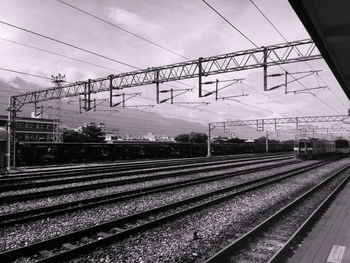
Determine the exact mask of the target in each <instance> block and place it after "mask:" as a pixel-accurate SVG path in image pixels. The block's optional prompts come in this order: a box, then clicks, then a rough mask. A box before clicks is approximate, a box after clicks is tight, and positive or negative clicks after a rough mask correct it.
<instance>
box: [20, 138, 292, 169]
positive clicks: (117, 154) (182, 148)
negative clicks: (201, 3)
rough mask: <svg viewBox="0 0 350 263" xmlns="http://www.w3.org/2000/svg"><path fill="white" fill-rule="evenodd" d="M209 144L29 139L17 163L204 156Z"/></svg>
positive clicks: (277, 148) (223, 146)
mask: <svg viewBox="0 0 350 263" xmlns="http://www.w3.org/2000/svg"><path fill="white" fill-rule="evenodd" d="M269 149H270V151H271V152H281V151H291V150H292V146H291V145H289V144H269ZM260 152H265V144H258V143H213V144H212V154H213V155H228V154H239V153H260ZM206 155H207V144H206V143H179V142H148V141H135V142H133V141H131V142H118V143H113V144H108V143H49V142H26V143H19V144H18V145H17V147H16V162H17V164H18V166H21V165H41V164H49V163H72V162H96V161H104V160H110V161H111V160H118V159H143V158H183V157H204V156H206Z"/></svg>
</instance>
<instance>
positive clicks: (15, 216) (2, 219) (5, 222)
mask: <svg viewBox="0 0 350 263" xmlns="http://www.w3.org/2000/svg"><path fill="white" fill-rule="evenodd" d="M296 163H298V161H291V162H288V163H280V164H273V165H268V166H264V167H257V168H250V169H247V170H243V171H237V172H228V173H227V172H226V173H221V174H216V175H212V176H206V177H201V178H197V179H188V180H184V181H180V182H175V183H169V184H164V185H157V186H151V187H146V188H141V189H136V190H130V191H125V192H119V193H115V194H109V195H103V196H98V197H93V198H87V199H80V200H78V201H73V202H68V203H63V204H58V205H52V206H46V207H42V208H36V209H31V210H24V211H19V212H15V213H10V214H3V215H0V227H4V226H9V225H13V224H19V223H24V222H28V221H32V220H37V219H40V218H45V217H49V216H57V215H60V214H64V213H68V212H74V211H78V210H82V209H88V208H93V207H96V206H99V205H104V204H109V203H115V202H118V201H123V200H127V199H131V198H136V197H141V196H145V195H149V194H154V193H159V192H165V191H169V190H174V189H177V188H181V187H187V186H191V185H196V184H201V183H206V182H210V181H217V180H223V179H226V178H229V177H235V176H239V175H243V174H248V173H253V172H259V171H265V170H268V169H274V168H279V167H282V166H286V165H291V164H296ZM298 169H302V167H301V168H297V169H295V170H298Z"/></svg>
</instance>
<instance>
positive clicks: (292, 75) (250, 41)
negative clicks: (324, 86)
mask: <svg viewBox="0 0 350 263" xmlns="http://www.w3.org/2000/svg"><path fill="white" fill-rule="evenodd" d="M202 1H203V2H204V3H205V4H206V5H207V6H209V7H210V8H211V9H212V10H213V11H214V12H215V13H216V14H218V15H219V16H220V17H221V18H222V19H223V20H225V21H226V22H227V23H228V24H229V25H231V27H233V28H234V29H235V30H236V31H237V32H239V33H240V34H241V35H242V36H243V37H244V38H245V39H247V40H248V41H249V42H250V43H251V44H252V45H254V46H255V47H256V48H258V45H256V44H255V43H254V42H253V41H252V40H250V39H249V38H248V37H247V36H246V35H245V34H243V33H242V32H241V31H240V30H239V29H238V28H237V27H235V26H234V25H233V24H232V23H231V22H230V21H228V20H227V19H226V18H225V17H224V16H223V15H221V14H220V13H219V12H218V11H217V10H216V9H215V8H214V7H212V6H211V5H210V4H208V3H207V2H206V1H205V0H202ZM278 66H279V67H280V68H281V69H283V70H284V71H285V69H284V68H283V67H282V66H281V65H278ZM291 77H292V78H293V79H294V80H295V81H297V82H298V83H299V84H300V85H301V86H303V87H304V89H305V90H307V88H306V87H305V86H304V85H303V84H302V83H301V82H300V81H299V80H298V79H296V78H295V77H294V76H293V75H291ZM309 93H310V94H312V95H313V96H314V97H315V98H317V99H318V100H319V101H321V102H322V103H323V104H325V105H327V106H328V107H329V108H331V109H333V110H334V111H336V112H337V113H339V114H340V112H339V111H338V110H336V109H335V108H333V107H332V106H330V105H329V104H328V103H327V102H325V101H323V100H322V99H320V98H319V97H318V96H317V95H316V94H313V93H311V92H309Z"/></svg>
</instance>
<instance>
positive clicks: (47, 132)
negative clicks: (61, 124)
mask: <svg viewBox="0 0 350 263" xmlns="http://www.w3.org/2000/svg"><path fill="white" fill-rule="evenodd" d="M7 121H8V117H7V116H6V115H0V126H3V127H5V126H6V124H7ZM55 125H57V122H55V120H52V119H39V118H27V117H17V118H16V128H15V133H16V141H18V142H40V141H41V142H50V141H52V140H53V135H54V134H53V133H54V127H55Z"/></svg>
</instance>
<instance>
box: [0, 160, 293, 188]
mask: <svg viewBox="0 0 350 263" xmlns="http://www.w3.org/2000/svg"><path fill="white" fill-rule="evenodd" d="M282 155H286V156H287V155H289V156H293V154H292V153H283V154H281V153H277V154H276V153H275V154H254V155H248V154H246V155H238V156H237V155H228V156H215V157H212V158H207V157H200V158H184V159H159V160H145V161H128V162H122V163H106V164H99V165H87V166H83V167H68V168H55V169H48V170H47V169H43V170H32V169H29V170H27V171H20V172H15V173H11V174H9V175H8V176H6V177H2V178H0V182H2V181H4V182H5V181H6V180H8V181H11V180H12V181H15V179H23V178H28V179H29V178H37V179H40V178H46V179H47V178H52V177H57V176H59V177H71V176H77V175H80V174H94V173H97V172H99V173H100V172H113V171H115V170H116V169H118V171H125V170H130V169H144V168H151V167H163V166H171V165H177V164H193V163H198V164H200V163H206V162H216V161H221V160H223V161H224V160H239V159H254V158H260V157H262V158H263V157H273V156H282ZM40 176H42V177H40Z"/></svg>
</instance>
